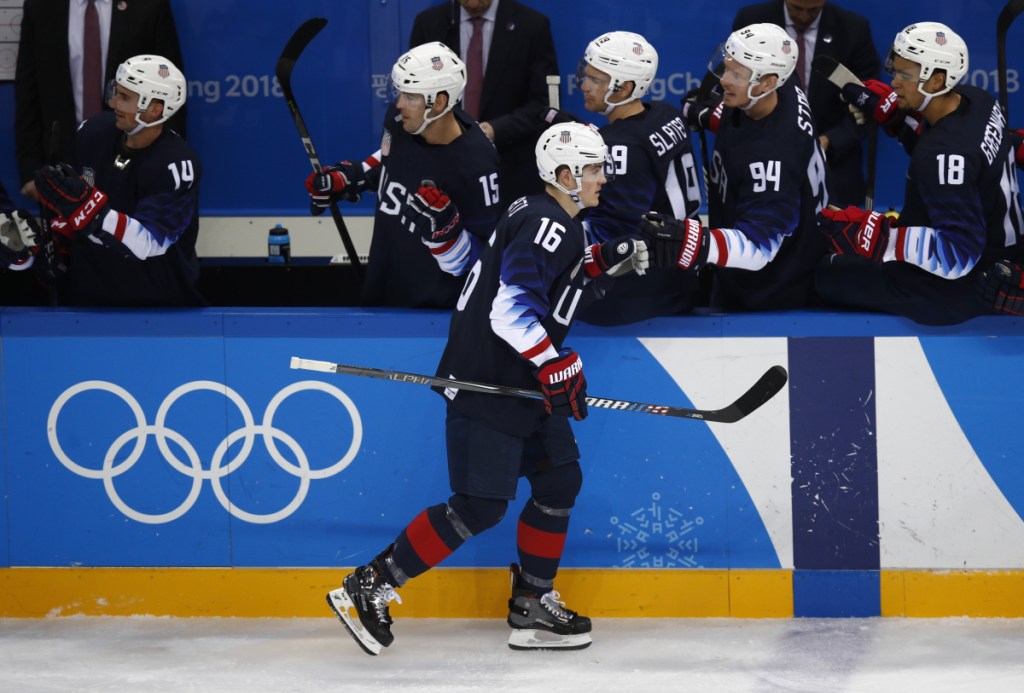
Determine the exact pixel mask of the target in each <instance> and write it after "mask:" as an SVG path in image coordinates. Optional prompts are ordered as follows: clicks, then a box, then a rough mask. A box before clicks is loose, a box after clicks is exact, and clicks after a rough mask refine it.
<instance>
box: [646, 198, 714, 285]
mask: <svg viewBox="0 0 1024 693" xmlns="http://www.w3.org/2000/svg"><path fill="white" fill-rule="evenodd" d="M640 235H641V236H642V237H643V238H644V240H646V241H647V248H648V251H649V252H650V256H651V267H678V268H680V269H683V270H688V271H693V272H699V271H700V268H701V267H703V266H704V265H706V264H707V261H708V250H709V248H708V244H709V242H710V241H709V238H708V236H709V234H708V230H707V229H706V228H704V227H703V226H701V224H700V222H699V221H698V220H696V219H675V218H673V217H669V216H665V215H664V214H659V213H657V212H648V213H647V214H645V215H644V216H643V221H642V222H640Z"/></svg>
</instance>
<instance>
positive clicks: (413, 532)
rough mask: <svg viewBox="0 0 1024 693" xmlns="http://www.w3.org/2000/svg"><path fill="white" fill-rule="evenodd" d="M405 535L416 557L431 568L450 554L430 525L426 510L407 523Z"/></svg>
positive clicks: (450, 551)
mask: <svg viewBox="0 0 1024 693" xmlns="http://www.w3.org/2000/svg"><path fill="white" fill-rule="evenodd" d="M405 534H406V536H408V537H409V543H410V544H412V549H413V551H415V552H416V555H417V556H419V558H420V560H421V561H423V562H424V563H426V564H427V565H428V566H430V567H431V568H433V567H434V566H435V565H437V564H438V563H440V562H441V561H443V560H444V559H446V558H448V556H450V555H451V553H452V550H451V549H449V548H448V546H447V545H446V544H445V543H444V541H443V540H442V539H441V536H440V535H439V534H438V533H437V530H436V529H434V525H432V524H430V518H429V517H427V511H426V510H424V511H423V512H421V513H420V514H419V515H417V516H416V519H415V520H413V521H412V522H410V523H409V526H408V527H406V528H405Z"/></svg>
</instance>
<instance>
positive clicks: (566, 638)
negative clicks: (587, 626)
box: [508, 628, 593, 650]
mask: <svg viewBox="0 0 1024 693" xmlns="http://www.w3.org/2000/svg"><path fill="white" fill-rule="evenodd" d="M592 642H593V640H591V639H590V633H578V634H576V635H558V634H557V633H552V632H550V631H546V630H536V629H529V628H525V629H522V630H519V629H515V630H513V631H512V634H511V635H509V636H508V646H509V647H510V648H512V649H513V650H582V649H584V648H587V647H590V643H592Z"/></svg>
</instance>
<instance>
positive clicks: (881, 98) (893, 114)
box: [842, 79, 900, 127]
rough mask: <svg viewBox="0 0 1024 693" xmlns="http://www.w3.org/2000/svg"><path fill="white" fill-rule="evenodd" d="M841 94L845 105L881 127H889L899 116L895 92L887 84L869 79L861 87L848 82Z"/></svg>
mask: <svg viewBox="0 0 1024 693" xmlns="http://www.w3.org/2000/svg"><path fill="white" fill-rule="evenodd" d="M842 93H843V99H845V100H846V101H847V103H849V104H850V105H851V106H853V107H854V108H856V109H857V110H859V111H861V112H862V113H866V114H868V115H869V116H871V117H872V118H873V119H874V120H875V122H876V123H878V124H879V125H881V126H882V127H887V126H889V125H890V124H892V123H893V121H895V120H896V119H897V118H898V117H899V115H900V109H899V108H898V107H897V105H896V92H894V91H893V90H892V87H890V86H889V85H888V84H885V83H884V82H879V81H878V80H877V79H869V80H867V81H866V82H864V84H863V85H860V84H855V83H854V82H848V83H847V84H846V85H845V86H844V87H843V90H842Z"/></svg>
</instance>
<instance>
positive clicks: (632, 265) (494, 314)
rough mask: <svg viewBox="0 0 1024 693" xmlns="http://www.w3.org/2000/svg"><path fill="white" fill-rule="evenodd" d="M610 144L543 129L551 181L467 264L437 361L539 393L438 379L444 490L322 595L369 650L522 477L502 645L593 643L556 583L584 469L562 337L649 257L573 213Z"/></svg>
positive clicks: (451, 370) (593, 186)
mask: <svg viewBox="0 0 1024 693" xmlns="http://www.w3.org/2000/svg"><path fill="white" fill-rule="evenodd" d="M606 155H607V148H606V147H605V144H604V142H603V141H602V139H601V136H600V134H599V133H598V132H597V130H596V129H595V128H593V127H591V126H588V125H582V124H580V123H565V124H560V125H555V126H553V127H551V128H549V129H548V130H546V131H545V132H544V133H543V134H542V135H541V137H540V140H539V141H538V142H537V146H536V158H537V168H538V172H539V174H540V177H541V179H542V180H543V181H544V182H545V184H546V185H545V192H543V193H541V194H538V195H531V196H527V197H521V198H519V199H518V200H516V201H515V202H514V203H513V204H512V205H511V206H510V207H509V208H508V210H507V212H506V213H505V214H504V215H503V216H502V218H501V220H500V221H499V222H498V224H497V227H496V228H495V229H494V231H493V233H492V234H491V235H490V237H489V240H488V241H487V243H486V244H485V245H484V247H483V248H482V253H481V254H480V257H479V258H478V259H477V260H476V261H475V263H474V265H473V268H472V270H471V271H470V273H469V278H468V279H467V281H466V285H465V288H464V290H463V292H462V295H461V296H460V297H459V303H458V305H457V307H456V309H455V311H454V312H453V314H452V319H451V326H450V328H449V333H448V343H447V346H446V347H445V351H444V354H443V356H442V357H441V362H440V364H439V365H438V368H437V372H438V373H444V375H445V377H454V378H460V379H461V378H465V379H469V378H472V379H475V380H480V381H485V382H490V383H496V384H500V385H505V386H510V387H518V388H532V389H536V388H537V387H538V386H539V388H540V390H541V392H542V393H543V399H542V400H541V399H536V400H526V399H515V398H512V397H502V396H497V395H490V394H481V393H475V392H469V391H466V390H443V391H442V390H438V394H440V395H441V396H443V397H444V398H445V401H446V403H447V408H448V411H447V416H446V419H445V426H446V448H447V451H448V475H449V483H450V486H451V491H452V495H451V496H450V497H449V498H448V499H447V500H446V501H443V502H441V503H438V504H435V505H432V506H430V507H428V508H426V509H425V510H423V511H422V512H420V513H419V514H418V515H416V517H415V518H414V519H412V521H411V522H410V523H409V524H408V525H407V526H406V528H405V529H403V530H402V531H401V532H400V533H399V534H398V536H397V537H396V538H395V541H394V543H392V544H391V545H390V546H388V547H387V548H385V549H384V551H382V552H381V553H380V554H379V555H378V556H377V557H376V558H374V559H373V560H372V561H370V562H369V563H368V564H367V565H364V566H361V567H359V568H357V569H356V570H355V572H353V573H351V574H349V575H348V576H346V577H345V578H344V581H343V584H342V586H341V587H339V588H338V589H336V590H333V591H332V592H330V594H329V595H328V602H329V603H330V605H331V607H332V608H333V609H334V611H335V612H336V613H337V614H338V616H339V617H340V618H341V620H342V622H343V623H344V624H345V627H346V628H347V629H348V630H349V632H350V633H351V634H352V636H353V637H354V638H355V639H356V641H357V642H358V643H359V645H360V646H361V647H362V648H363V649H364V650H365V651H366V652H367V653H369V654H379V653H380V652H381V648H383V647H387V646H388V645H390V644H391V643H392V641H393V640H394V635H393V634H392V632H391V624H392V620H391V616H390V613H389V604H390V602H391V601H392V600H395V599H397V592H396V590H397V589H398V588H400V587H402V586H403V585H404V584H405V583H406V582H408V581H409V580H410V579H413V578H415V577H417V576H419V575H421V574H423V573H425V572H426V571H428V570H430V569H431V568H433V567H434V566H435V565H437V564H438V563H440V562H441V561H443V560H445V559H446V558H448V557H449V556H450V555H451V554H452V553H453V552H455V551H456V550H458V549H459V548H460V547H461V546H462V545H463V544H465V543H466V542H467V541H468V540H469V539H470V538H472V537H474V536H476V535H478V534H480V533H482V532H484V531H485V530H487V529H489V528H491V527H493V526H495V525H496V524H498V522H500V521H501V519H502V517H503V516H504V514H505V512H506V510H507V508H508V503H509V500H511V499H513V498H515V495H516V487H517V484H518V480H519V477H521V476H525V477H527V479H528V481H529V484H530V499H529V500H528V501H527V502H526V505H525V506H524V508H523V510H522V512H521V513H520V515H519V523H518V528H519V529H518V530H517V536H516V549H517V552H518V557H519V562H518V564H513V565H512V566H511V573H512V594H511V598H510V599H509V602H508V603H509V612H508V618H507V623H508V625H509V627H510V628H511V629H512V632H511V634H510V637H509V641H508V644H509V647H511V648H513V649H580V648H583V647H587V646H588V645H589V644H590V642H591V639H590V630H591V623H590V619H589V618H587V617H586V616H582V615H580V614H578V613H576V612H575V611H572V610H571V609H569V608H567V607H566V606H565V603H564V602H563V601H562V599H561V597H560V595H559V593H558V592H557V591H555V589H554V581H555V577H556V575H557V572H558V566H559V563H560V561H561V557H562V551H563V547H564V544H565V540H566V537H567V533H568V529H569V518H570V515H571V511H572V507H573V505H574V503H575V500H576V496H577V494H578V493H579V491H580V487H581V484H582V481H583V473H582V471H581V469H580V464H579V455H580V452H579V448H578V447H577V445H576V440H575V437H574V436H573V432H572V428H571V427H570V423H569V421H570V419H575V420H578V421H580V420H583V419H584V418H585V417H586V416H587V403H586V396H587V383H586V379H585V378H584V376H583V363H582V361H581V360H580V357H579V355H578V354H577V353H576V352H575V351H573V350H572V349H570V348H568V347H567V346H565V344H564V340H565V337H566V335H567V333H568V331H569V329H570V327H571V325H572V322H573V319H574V317H575V312H576V310H577V306H578V305H579V304H580V303H581V301H583V300H586V298H585V295H587V294H591V293H592V289H593V284H594V282H595V281H596V280H598V279H599V278H600V277H602V276H603V275H605V274H608V273H615V274H617V273H620V272H630V271H639V272H642V271H644V269H646V249H645V247H644V244H643V242H642V241H640V240H639V239H637V238H636V237H634V236H629V237H623V238H619V239H615V240H614V241H612V242H608V243H594V242H593V241H592V240H590V239H588V238H587V234H586V232H585V231H584V229H583V225H582V224H581V223H580V220H579V216H580V213H581V211H582V209H586V208H592V207H594V206H595V205H597V204H598V202H599V201H600V195H601V189H602V186H603V185H604V183H605V175H604V165H605V157H606ZM460 598H461V595H451V597H450V599H452V600H455V601H457V600H459V599H460Z"/></svg>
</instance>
